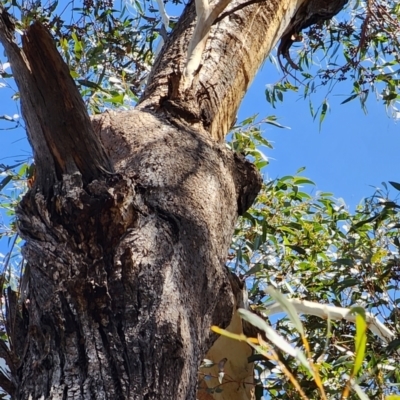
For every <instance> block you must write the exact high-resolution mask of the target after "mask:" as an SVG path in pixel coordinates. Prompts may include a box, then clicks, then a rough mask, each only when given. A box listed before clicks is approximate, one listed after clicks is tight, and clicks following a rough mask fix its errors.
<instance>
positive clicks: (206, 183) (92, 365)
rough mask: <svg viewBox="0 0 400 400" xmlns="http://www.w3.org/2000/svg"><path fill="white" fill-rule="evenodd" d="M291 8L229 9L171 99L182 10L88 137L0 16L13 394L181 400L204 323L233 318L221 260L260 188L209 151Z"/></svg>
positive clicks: (231, 157)
mask: <svg viewBox="0 0 400 400" xmlns="http://www.w3.org/2000/svg"><path fill="white" fill-rule="evenodd" d="M298 3H301V0H299V1H294V0H285V1H281V0H271V1H268V2H264V3H257V4H252V5H249V6H248V7H239V5H240V2H234V3H232V6H231V11H229V10H228V11H227V13H226V17H224V18H221V20H220V22H219V23H218V24H217V25H216V26H215V28H214V29H213V31H212V32H211V35H210V40H209V46H208V48H207V50H206V54H205V55H204V62H203V65H202V67H201V69H200V71H199V74H198V79H197V80H196V82H195V84H194V85H193V86H192V87H191V88H189V90H185V91H184V92H182V90H181V89H180V76H181V67H182V66H183V65H184V57H185V54H186V48H187V43H188V39H189V37H190V34H191V31H192V29H193V21H194V13H193V7H192V5H189V6H188V8H187V9H186V11H185V12H184V15H183V16H182V18H181V20H180V22H179V23H178V27H177V29H176V30H175V31H174V33H173V34H172V35H171V38H170V39H169V40H168V42H167V43H166V45H165V47H164V51H163V52H162V53H161V55H160V57H159V59H158V60H157V62H156V65H155V67H154V70H153V73H152V75H151V78H150V81H149V86H148V88H147V90H146V92H145V95H144V97H143V99H142V102H141V104H140V106H139V107H138V108H137V110H134V111H130V112H125V113H107V114H104V115H103V116H101V117H99V118H96V119H95V120H94V125H93V127H92V126H91V125H90V124H88V121H89V119H88V116H87V114H86V111H85V109H84V106H83V103H82V102H81V101H80V99H79V96H78V97H77V95H76V94H77V91H76V88H75V87H74V85H73V81H72V80H71V78H70V77H69V74H68V70H67V69H66V67H65V65H63V63H62V60H61V58H60V57H59V56H58V55H57V54H56V51H55V47H54V45H52V43H51V40H50V36H49V35H48V34H47V33H46V32H45V30H44V29H43V27H42V26H41V25H40V24H34V25H33V26H31V27H30V28H29V29H28V30H27V32H26V34H25V40H24V43H23V44H24V46H23V49H22V50H21V49H19V48H18V47H17V46H16V44H15V43H14V42H13V39H12V30H13V27H12V23H10V19H9V18H8V16H7V14H6V13H4V12H3V13H2V14H1V18H0V40H1V41H2V42H3V44H4V46H5V48H6V51H7V54H8V57H9V58H10V61H11V64H12V68H13V71H14V75H15V76H16V80H17V84H18V86H19V89H20V93H21V101H22V104H23V115H24V118H25V120H26V121H27V128H28V135H29V138H30V141H31V143H32V147H33V151H34V156H35V160H36V163H37V181H36V184H35V187H34V188H33V190H31V191H30V192H29V193H28V194H27V195H26V196H25V197H24V199H23V201H22V202H21V204H20V206H19V208H18V210H17V212H18V219H19V221H18V227H19V232H20V234H21V236H22V237H23V238H24V239H25V240H26V245H25V247H24V256H25V257H26V259H27V260H28V262H29V272H26V273H25V282H26V284H25V285H24V291H23V298H22V301H23V314H22V315H21V316H20V318H19V321H20V324H19V325H20V329H19V332H22V333H23V335H24V336H25V345H24V347H23V348H19V349H18V351H16V355H15V356H16V360H14V361H12V364H13V368H12V369H13V371H14V372H13V373H12V375H13V379H12V381H13V387H14V389H10V391H12V390H15V398H17V399H50V398H51V399H162V398H166V399H174V400H175V399H176V400H180V399H182V400H183V399H189V400H192V399H195V398H196V384H197V373H198V367H199V365H200V361H201V359H202V357H203V356H204V354H205V353H206V351H207V350H208V349H209V347H210V346H211V344H212V342H213V341H214V340H215V339H216V338H215V337H214V336H213V335H211V334H210V326H211V325H213V324H214V325H220V326H224V327H225V326H227V325H228V324H229V322H230V320H231V317H232V314H233V309H234V296H233V294H232V288H231V285H230V282H229V279H228V275H227V272H226V269H225V268H224V263H225V258H226V254H227V250H228V247H229V243H230V240H231V236H232V233H233V229H234V225H235V221H236V218H237V216H238V214H241V213H243V212H244V211H245V210H246V209H247V208H248V207H249V206H250V205H251V203H252V201H253V200H254V197H255V195H256V194H257V192H258V190H259V188H260V177H259V175H258V173H257V172H256V171H255V169H254V168H253V166H252V165H251V164H250V163H248V162H247V161H246V160H244V159H243V158H242V157H241V156H239V155H237V154H233V153H231V152H230V151H228V150H227V149H226V148H225V146H224V145H223V144H220V143H219V142H220V141H221V139H222V138H223V137H224V136H225V134H226V133H227V131H228V129H229V127H230V125H231V124H232V121H233V119H234V117H235V114H236V110H237V108H238V106H239V103H240V100H241V98H242V96H243V94H244V92H245V91H246V89H247V87H248V85H249V84H250V81H251V79H252V78H253V76H254V74H255V72H256V70H257V68H258V66H259V65H260V64H261V62H262V61H263V59H264V57H265V55H266V54H267V52H268V51H269V50H270V49H271V48H272V46H273V44H274V43H275V42H276V41H277V40H278V38H279V35H280V32H282V31H283V30H284V29H285V24H287V22H288V21H289V20H290V18H291V16H292V15H293V12H294V11H295V9H296V6H297V5H298ZM235 7H236V8H237V9H238V10H237V11H234V10H235ZM285 21H286V22H285ZM40 43H43V48H41V45H40ZM43 57H47V58H48V59H49V62H43V61H41V60H43V59H44V60H46V58H43ZM173 65H175V67H173ZM17 76H18V77H17ZM49 82H50V84H49ZM104 149H105V150H104Z"/></svg>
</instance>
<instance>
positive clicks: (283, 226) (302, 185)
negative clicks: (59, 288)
mask: <svg viewBox="0 0 400 400" xmlns="http://www.w3.org/2000/svg"><path fill="white" fill-rule="evenodd" d="M2 4H3V5H5V6H6V7H7V8H12V11H13V13H14V14H16V15H19V16H20V19H19V21H16V24H17V26H18V28H19V29H20V30H23V29H24V28H25V27H26V26H28V24H30V23H31V22H32V21H33V20H35V19H39V20H41V21H42V22H43V23H45V24H46V25H47V26H48V27H49V29H50V30H51V31H52V33H53V35H54V37H55V38H56V41H57V45H58V47H59V50H60V52H61V54H62V55H63V57H64V59H65V60H66V62H67V64H68V66H69V68H70V71H71V75H72V76H73V78H74V79H75V80H76V82H77V84H78V86H79V88H80V90H81V93H82V95H83V97H84V99H85V100H86V103H87V106H88V109H89V111H90V112H91V113H93V114H94V113H99V112H102V111H103V110H104V109H106V108H120V107H128V106H130V105H132V104H134V103H135V102H136V101H137V99H138V98H139V96H140V94H141V91H142V88H143V84H144V82H145V80H146V77H147V73H148V71H149V69H150V67H151V65H152V63H153V61H154V48H155V44H156V42H157V40H158V39H159V32H158V27H159V23H160V16H159V14H158V13H157V10H156V9H155V8H154V7H153V5H152V3H151V2H150V1H147V0H146V1H143V2H139V1H136V2H135V3H133V4H131V5H129V4H127V3H124V4H122V5H121V7H118V9H115V8H114V7H115V5H113V4H112V3H111V2H109V1H104V0H93V1H92V0H84V1H83V4H81V5H80V6H79V7H77V8H73V9H72V8H69V5H68V6H67V8H63V7H64V6H63V5H61V4H58V2H57V1H55V2H52V3H41V2H40V1H39V2H34V3H30V4H29V7H28V6H27V3H19V2H17V1H14V0H13V1H12V2H9V1H4V0H3V1H2ZM69 4H72V3H69ZM346 12H348V15H350V17H348V18H347V17H344V15H342V16H339V17H338V19H337V20H336V21H333V22H330V23H327V24H326V25H324V26H316V27H311V28H310V29H309V31H308V32H306V33H304V37H305V43H306V45H305V46H304V47H303V48H301V50H300V52H299V59H298V65H299V66H300V68H301V71H300V72H299V73H298V74H297V73H296V75H292V73H293V74H294V73H295V72H294V71H289V73H287V74H285V76H284V77H283V78H282V80H281V81H280V82H278V83H276V84H275V85H273V86H271V87H270V88H268V89H267V91H266V96H267V100H268V101H269V102H270V103H271V104H272V105H274V106H275V105H276V103H277V102H278V101H283V99H284V93H286V92H290V91H295V92H299V91H302V95H303V97H304V98H310V97H311V96H312V95H314V94H315V93H316V92H317V91H318V92H319V93H320V91H321V88H323V87H325V88H326V93H325V95H324V96H323V99H322V101H321V103H320V105H319V107H317V108H316V109H315V108H314V106H313V104H312V102H311V100H310V111H311V114H312V115H313V116H314V117H315V118H317V119H318V120H319V122H320V124H321V123H322V122H323V121H324V119H325V117H326V115H327V111H328V108H329V103H328V95H329V94H330V93H331V92H332V91H333V89H334V87H335V86H336V85H337V84H338V83H339V82H344V81H346V80H347V81H349V80H350V81H351V93H349V96H348V97H347V98H346V99H345V100H344V101H343V103H346V102H349V101H352V100H354V99H359V100H360V103H361V106H362V107H363V108H365V106H366V100H367V98H368V96H369V94H370V93H371V92H375V93H377V95H378V97H379V98H381V100H382V101H383V103H384V104H385V106H387V107H388V108H391V110H393V111H394V112H397V109H396V102H397V100H398V96H399V94H398V87H399V81H398V76H397V75H398V63H399V59H398V54H400V49H399V47H400V46H399V42H398V37H399V35H398V31H399V23H398V21H399V19H400V7H399V5H398V3H397V2H395V1H394V0H370V1H368V2H362V1H358V2H356V4H355V5H354V8H353V9H352V10H351V11H349V10H346ZM318 59H320V61H319V65H317V66H313V65H312V64H311V60H313V62H314V63H317V61H316V60H318ZM5 65H6V64H5V63H4V64H3V66H5ZM2 69H3V70H2ZM308 69H309V70H308ZM0 75H1V77H2V81H1V82H0V83H1V85H5V86H7V85H8V86H9V87H13V85H12V75H11V74H9V73H8V70H7V68H5V67H4V68H1V66H0ZM1 85H0V86H1ZM13 97H14V99H18V93H14V96H13ZM0 118H2V119H3V120H5V121H9V122H11V123H12V124H13V127H14V126H19V120H18V116H14V117H9V116H0ZM261 123H268V124H272V125H275V126H277V127H282V126H281V125H279V124H278V123H277V121H276V117H275V116H270V117H267V118H265V119H264V120H262V121H261V122H260V123H257V122H256V117H255V116H254V117H251V118H249V119H248V120H246V121H244V122H242V123H241V124H238V125H237V126H236V127H235V128H234V129H233V131H232V137H231V140H230V143H229V146H230V147H231V148H232V149H233V150H234V151H237V152H240V153H243V154H244V155H246V156H248V157H249V158H251V160H252V161H253V162H254V163H255V165H256V166H257V167H258V168H259V169H260V170H261V169H262V168H265V167H267V165H268V159H267V158H266V157H265V156H264V154H263V152H262V151H261V149H260V147H261V146H267V147H271V144H270V143H269V141H268V140H267V139H265V137H264V135H263V133H262V131H261V126H260V124H261ZM0 171H1V179H2V180H1V183H0V190H1V199H0V206H1V208H2V209H3V210H5V211H6V213H7V214H8V215H7V220H6V222H5V223H4V224H3V226H2V230H1V231H0V237H2V238H4V239H6V240H8V241H9V243H10V247H11V250H10V253H9V254H8V255H6V256H5V257H4V260H3V267H4V271H3V275H2V277H3V279H2V281H1V282H2V283H3V286H9V285H10V284H11V285H13V286H14V288H15V286H16V284H14V283H13V278H12V277H13V276H14V277H18V275H19V272H18V268H19V269H21V268H22V266H23V261H22V260H21V257H20V253H19V247H18V246H15V245H14V243H15V244H16V245H17V244H18V243H17V242H18V239H17V237H16V236H15V235H16V229H15V221H14V211H13V210H14V208H15V206H16V205H17V203H18V201H19V200H20V198H21V196H22V194H23V192H24V191H25V190H26V187H27V185H28V183H27V182H28V180H29V179H32V177H33V169H32V166H31V163H18V165H12V166H7V165H0ZM301 172H302V170H299V171H297V173H296V174H295V175H293V176H285V177H282V178H280V179H277V180H274V181H269V182H265V183H264V186H263V189H262V191H261V193H260V195H259V196H258V198H257V201H256V202H255V204H254V205H253V207H252V208H251V209H250V210H249V211H248V212H247V213H246V214H245V215H244V216H243V217H242V218H241V220H240V221H239V223H238V226H237V229H236V232H235V236H234V239H233V243H232V249H231V251H230V253H229V256H228V259H229V265H230V266H231V268H232V269H233V270H234V271H235V272H236V273H238V274H240V275H241V276H242V277H243V279H245V280H246V284H247V286H248V290H249V297H250V302H251V307H252V309H253V310H254V311H256V312H257V313H259V314H261V315H262V316H263V317H262V318H260V319H259V320H258V323H259V324H262V328H261V329H263V330H264V331H268V332H271V331H270V330H268V329H266V327H267V326H268V327H269V326H270V325H271V326H272V327H273V328H274V329H275V330H276V332H278V333H279V334H280V335H281V337H284V338H285V341H286V342H287V344H288V345H289V346H290V348H291V349H295V350H296V351H297V350H298V352H297V353H296V352H295V353H292V356H291V355H290V354H291V351H292V350H289V351H288V349H289V347H287V345H286V344H285V346H284V347H283V348H282V347H279V346H277V343H276V341H274V340H272V339H271V338H272V337H273V335H272V334H271V335H272V336H270V337H269V339H270V342H267V341H266V340H264V341H263V340H262V338H261V339H260V338H257V340H252V339H249V338H241V339H242V340H243V339H244V340H246V341H248V342H249V344H250V345H252V346H255V347H256V350H257V351H258V352H259V353H260V354H262V355H265V357H266V358H264V359H261V361H258V363H257V377H258V386H257V393H258V396H259V397H260V396H261V395H262V394H264V396H267V397H266V398H279V399H297V398H302V396H303V398H304V396H305V397H306V398H310V399H316V398H320V397H321V396H323V395H322V393H325V395H326V396H327V398H329V399H336V398H340V396H342V393H343V388H344V387H349V386H348V384H349V383H352V382H353V383H352V387H353V388H357V387H358V388H360V390H361V391H362V392H363V393H365V394H366V395H368V396H370V397H377V398H379V399H381V398H384V396H386V395H389V394H393V395H394V394H399V393H398V389H397V386H396V385H398V382H400V375H399V371H397V370H396V368H394V367H393V366H395V365H396V364H398V363H399V361H400V360H399V352H398V351H399V347H400V341H399V340H398V339H396V340H393V341H392V342H391V343H389V344H387V345H386V344H385V343H383V342H382V341H380V340H378V339H377V338H376V337H375V336H373V335H372V334H371V333H370V332H365V329H363V328H362V327H363V326H364V325H365V320H364V319H363V316H362V312H359V314H358V315H359V316H360V318H358V322H357V323H356V324H353V323H350V322H346V321H339V322H338V321H325V320H321V319H319V318H317V317H313V316H302V317H301V324H300V325H299V323H298V321H294V320H293V317H292V318H288V317H285V316H279V318H278V317H273V318H272V317H271V318H269V320H268V319H267V317H266V316H265V315H266V312H267V307H268V305H269V304H270V302H271V300H272V298H273V297H274V294H273V293H274V292H272V291H269V292H268V291H267V288H268V287H274V288H276V289H277V290H279V291H280V292H282V293H284V294H285V295H286V296H287V297H290V298H294V297H296V298H301V299H307V300H310V301H314V302H318V303H322V304H333V305H336V306H340V307H348V308H351V307H354V306H357V307H360V306H361V307H362V308H363V309H365V310H367V311H369V312H372V313H373V314H375V315H377V316H378V317H379V318H380V320H381V321H382V322H384V323H385V325H386V326H387V327H389V328H390V329H391V330H392V331H393V332H394V333H395V334H396V335H398V334H399V329H400V322H399V309H398V304H399V302H400V300H399V295H398V292H397V291H398V286H399V285H398V282H399V278H400V263H399V254H398V253H399V248H400V241H399V236H400V235H399V233H400V232H399V229H400V216H399V212H398V210H399V207H400V205H399V201H398V198H397V197H392V195H391V194H390V192H389V188H390V187H389V186H388V185H386V184H382V188H381V189H379V190H377V192H376V193H374V194H373V195H372V196H371V197H369V198H367V199H365V200H364V202H363V203H361V204H360V206H359V207H358V208H357V210H356V211H355V212H353V213H352V212H350V211H349V210H348V208H347V207H346V205H345V203H344V202H343V201H342V200H339V199H335V198H334V197H333V195H332V194H330V193H317V194H316V195H314V196H312V195H310V189H309V188H310V187H312V185H313V182H312V181H310V180H309V179H307V178H305V177H304V176H302V175H300V173H301ZM391 186H392V188H394V189H395V190H399V189H400V185H399V184H397V183H394V182H393V183H392V184H391ZM395 193H396V192H395ZM10 260H15V262H14V263H11V262H10ZM11 266H12V267H13V268H11ZM14 282H17V280H14ZM275 300H276V299H275ZM280 301H284V300H282V299H281V300H280ZM243 316H245V317H247V318H248V319H249V320H250V322H254V321H255V319H254V317H252V316H249V314H246V313H244V314H243ZM260 320H261V321H262V322H261V321H260ZM266 321H268V323H267V322H266ZM363 324H364V325H363ZM264 328H265V329H264ZM5 331H6V330H5V327H4V321H3V327H2V334H3V335H2V338H1V340H3V341H4V342H5V341H6V335H5V333H4V332H5ZM364 338H366V339H367V340H366V341H365V340H364ZM282 343H283V342H282ZM267 349H268V350H267ZM300 351H301V354H305V356H298V354H300ZM293 354H294V355H295V357H293ZM360 354H361V356H360ZM267 359H268V360H267ZM271 362H272V365H271ZM316 371H317V372H316ZM288 373H290V376H291V378H290V376H289V375H288ZM317 377H318V378H317ZM350 378H351V379H350ZM318 379H319V380H318ZM351 380H353V381H352V382H351ZM296 382H297V383H298V384H297V386H296ZM355 385H358V386H355ZM299 386H300V388H301V392H302V393H303V395H302V394H301V392H299V391H298V390H296V387H297V389H298V387H299ZM321 388H323V389H321ZM260 389H261V390H260ZM358 393H360V392H358ZM357 396H359V395H358V394H357V393H356V392H355V391H351V392H350V394H349V398H358V397H357ZM387 399H389V397H387Z"/></svg>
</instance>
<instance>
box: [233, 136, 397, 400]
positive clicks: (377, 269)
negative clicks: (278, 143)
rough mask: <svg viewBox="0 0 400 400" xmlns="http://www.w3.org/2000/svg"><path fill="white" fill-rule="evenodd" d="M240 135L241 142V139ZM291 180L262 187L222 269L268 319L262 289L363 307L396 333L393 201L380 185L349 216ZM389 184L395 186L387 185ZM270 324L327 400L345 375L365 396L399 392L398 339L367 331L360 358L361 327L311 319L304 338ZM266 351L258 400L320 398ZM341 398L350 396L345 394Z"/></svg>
mask: <svg viewBox="0 0 400 400" xmlns="http://www.w3.org/2000/svg"><path fill="white" fill-rule="evenodd" d="M243 137H244V140H243V142H244V143H246V141H247V140H248V135H244V136H243ZM301 171H302V170H299V171H298V174H299V173H300V172H301ZM298 174H297V175H294V176H285V177H282V178H280V179H277V180H275V181H270V182H265V184H264V186H263V189H262V191H261V193H260V194H259V196H258V198H257V201H256V202H255V204H254V205H253V207H252V208H251V209H250V210H249V211H248V212H247V213H246V214H245V215H244V216H243V217H242V219H241V220H240V222H239V224H238V227H237V230H236V232H235V235H234V239H233V244H232V251H231V253H230V257H229V265H230V267H231V268H232V269H233V270H234V271H235V272H236V273H238V274H240V275H241V276H242V277H243V278H244V279H245V280H246V283H247V286H248V289H249V299H250V301H251V307H252V309H253V310H254V311H256V312H257V313H261V315H264V316H265V315H267V313H268V305H269V304H270V302H271V300H272V298H271V294H270V293H269V292H268V288H271V287H274V288H276V289H279V290H280V291H281V292H282V293H285V294H286V296H288V297H289V298H300V299H307V300H311V301H314V302H317V303H322V304H332V305H335V306H339V307H348V308H351V307H355V306H357V307H362V309H365V310H367V311H369V312H371V313H373V314H374V315H376V316H377V317H378V318H379V319H380V320H381V321H382V322H384V324H385V325H386V326H387V327H389V328H390V329H391V330H392V332H393V333H394V334H395V335H396V336H397V335H398V334H399V332H400V324H399V318H398V316H399V308H398V304H399V301H400V300H399V294H398V282H399V278H400V275H399V271H400V266H399V260H400V259H399V248H400V242H399V234H400V230H399V229H400V214H399V212H398V211H399V209H400V205H399V204H398V196H395V197H394V198H391V197H390V192H389V186H388V185H387V184H385V183H383V184H382V189H378V190H377V191H376V192H375V193H374V194H373V195H372V196H370V197H369V198H367V199H365V200H364V201H363V202H362V203H361V204H360V205H359V206H358V207H357V210H356V211H355V212H354V213H351V212H350V211H349V210H348V209H347V207H346V205H345V203H344V202H343V200H340V199H339V200H338V199H335V198H334V197H333V196H332V194H330V193H317V194H316V195H314V196H311V195H310V194H309V192H310V190H307V187H308V188H309V187H310V186H312V185H313V182H311V181H310V180H309V179H307V178H305V177H303V176H301V175H298ZM391 187H392V189H393V187H394V188H395V189H396V191H397V190H399V189H400V185H399V184H397V183H395V182H391ZM275 300H276V299H275ZM269 322H270V323H271V325H272V326H273V327H274V328H275V329H276V331H277V332H278V333H280V334H281V335H282V337H285V338H286V340H288V341H289V342H290V343H291V345H292V346H294V347H295V348H297V349H300V350H301V351H305V353H306V354H307V359H308V360H309V361H310V362H311V360H312V362H313V364H315V365H316V367H317V369H318V373H319V376H320V379H321V382H322V385H323V387H324V391H325V392H326V395H327V397H328V398H329V399H335V398H338V399H339V398H344V397H341V396H342V388H343V387H347V386H346V382H350V381H351V380H353V378H354V379H355V381H354V382H353V387H354V385H355V384H358V385H359V388H361V390H362V391H363V392H365V393H366V394H367V395H368V396H370V397H378V398H383V397H382V396H384V395H388V394H393V393H398V389H397V383H398V382H399V381H400V376H399V372H398V371H397V370H396V368H394V367H393V366H394V365H396V364H397V363H399V362H400V352H399V351H398V350H399V348H400V342H399V341H398V340H397V339H396V340H393V341H392V342H391V343H389V344H387V343H384V342H382V341H381V340H379V339H377V338H376V337H374V335H372V334H371V333H370V332H368V333H367V336H366V337H368V342H367V344H366V347H365V354H362V357H361V359H360V358H359V357H357V354H360V352H359V351H358V352H357V343H359V342H360V340H361V339H360V333H359V329H357V325H359V324H361V322H358V323H357V324H355V325H354V324H353V323H349V322H345V321H339V322H338V321H329V323H328V324H327V322H326V321H325V320H322V319H320V318H317V317H313V316H303V317H302V326H303V327H304V330H305V332H306V334H305V336H304V335H302V334H301V331H300V329H299V326H298V325H297V326H296V324H295V323H294V322H293V320H291V319H290V318H287V317H282V316H281V317H279V318H277V317H276V316H274V317H271V318H270V321H269ZM267 336H268V335H267ZM357 337H358V339H357V340H358V341H357V340H356V341H355V338H357ZM305 339H306V341H305ZM305 343H307V345H306V344H305ZM275 344H276V343H275ZM268 347H269V348H270V349H272V351H273V352H274V353H276V354H275V358H273V359H274V360H275V361H276V363H275V367H273V369H272V370H271V364H270V363H264V362H260V363H259V364H258V366H257V368H258V377H259V384H260V385H262V387H263V388H264V389H265V390H266V391H267V392H268V393H269V397H266V398H279V399H296V398H299V399H300V398H310V399H315V398H320V396H321V393H320V388H319V387H318V385H317V384H316V381H315V377H313V375H312V374H309V373H307V371H305V370H304V365H303V364H301V363H300V364H299V363H297V362H296V358H293V357H290V356H288V355H287V354H285V353H284V352H282V351H281V349H280V348H277V347H276V346H272V347H271V344H269V345H268ZM307 348H308V349H311V350H307ZM261 354H263V353H261ZM269 359H270V360H271V358H269ZM282 365H284V366H285V368H286V369H287V370H288V371H290V373H291V374H292V375H293V377H294V379H295V380H296V381H298V382H300V386H301V388H302V391H303V392H304V396H305V397H302V395H301V394H299V393H298V392H297V393H296V390H295V389H294V386H293V384H292V383H291V382H290V379H288V375H287V374H285V373H284V368H283V367H282ZM355 365H356V366H357V368H355ZM350 378H351V379H350ZM259 393H260V392H259ZM261 393H262V392H261ZM321 398H324V397H321ZM349 398H358V397H357V395H356V394H355V392H351V394H350V395H349Z"/></svg>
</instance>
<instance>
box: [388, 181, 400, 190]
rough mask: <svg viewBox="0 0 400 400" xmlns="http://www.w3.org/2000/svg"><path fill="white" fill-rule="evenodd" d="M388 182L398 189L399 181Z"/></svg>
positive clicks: (399, 188)
mask: <svg viewBox="0 0 400 400" xmlns="http://www.w3.org/2000/svg"><path fill="white" fill-rule="evenodd" d="M389 183H390V184H391V185H392V186H393V187H394V188H395V189H396V190H399V191H400V183H397V182H391V181H389Z"/></svg>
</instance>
